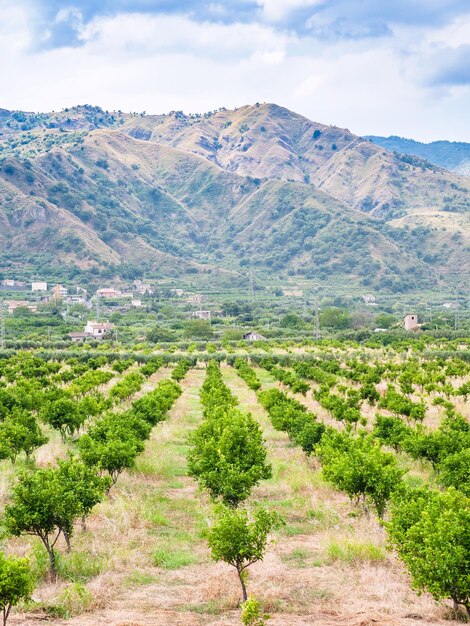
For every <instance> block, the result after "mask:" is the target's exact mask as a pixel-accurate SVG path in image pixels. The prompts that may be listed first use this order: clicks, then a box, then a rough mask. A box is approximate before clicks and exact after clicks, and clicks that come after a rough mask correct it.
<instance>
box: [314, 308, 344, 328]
mask: <svg viewBox="0 0 470 626" xmlns="http://www.w3.org/2000/svg"><path fill="white" fill-rule="evenodd" d="M349 321H350V315H349V313H348V312H347V311H346V310H345V309H340V308H338V307H330V308H326V309H323V310H321V311H320V326H322V327H324V328H335V329H338V330H340V329H343V328H348V326H349Z"/></svg>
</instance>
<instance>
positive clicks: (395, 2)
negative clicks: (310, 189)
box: [0, 0, 470, 141]
mask: <svg viewBox="0 0 470 626" xmlns="http://www.w3.org/2000/svg"><path fill="white" fill-rule="evenodd" d="M0 81H1V82H0V84H1V86H2V88H1V90H0V108H5V109H22V110H27V111H52V110H55V111H57V110H60V109H62V108H65V107H70V106H73V105H75V104H92V105H98V106H101V107H103V108H104V109H108V110H118V109H120V110H123V111H138V112H141V111H146V112H147V113H163V112H168V111H171V110H183V111H185V112H186V113H195V112H204V111H209V110H214V109H217V108H219V107H227V108H233V107H236V106H242V105H244V104H252V103H255V102H275V103H277V104H279V105H282V106H285V107H288V108H289V109H292V110H294V111H296V112H298V113H301V114H303V115H305V116H307V117H309V118H310V119H312V120H315V121H317V122H321V123H324V124H334V125H336V126H341V127H345V128H349V129H350V130H351V131H353V132H355V133H357V134H360V135H366V134H367V135H368V134H375V135H391V134H395V135H400V136H404V137H411V138H414V139H418V140H421V141H432V140H436V139H449V140H453V141H459V140H460V141H470V0H230V1H228V0H221V1H218V0H212V1H211V0H208V1H205V0H194V1H190V0H100V1H98V0H71V2H70V3H69V2H68V1H67V0H0Z"/></svg>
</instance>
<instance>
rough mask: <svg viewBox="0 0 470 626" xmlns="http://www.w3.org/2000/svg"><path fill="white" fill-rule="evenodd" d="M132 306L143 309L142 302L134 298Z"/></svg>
mask: <svg viewBox="0 0 470 626" xmlns="http://www.w3.org/2000/svg"><path fill="white" fill-rule="evenodd" d="M131 304H132V306H135V307H137V308H138V307H141V306H142V300H140V299H139V298H134V299H133V300H132V302H131Z"/></svg>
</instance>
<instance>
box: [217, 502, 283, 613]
mask: <svg viewBox="0 0 470 626" xmlns="http://www.w3.org/2000/svg"><path fill="white" fill-rule="evenodd" d="M281 525H282V520H281V518H280V517H279V515H278V514H277V513H273V512H269V511H267V510H266V509H263V508H259V509H256V510H255V511H254V512H253V513H252V514H251V515H250V514H249V513H248V511H246V510H245V509H241V508H238V509H230V508H227V507H219V508H218V509H217V510H216V518H215V520H214V521H213V523H212V524H211V526H210V527H209V529H208V530H207V532H206V538H207V542H208V544H209V548H210V550H211V556H212V558H213V559H214V561H224V562H225V563H228V564H229V565H231V566H232V567H234V568H235V569H236V570H237V574H238V577H239V580H240V584H241V587H242V594H243V601H244V602H246V600H247V599H248V595H247V591H246V576H245V572H246V569H247V568H248V567H249V566H250V565H252V564H253V563H256V562H257V561H260V560H262V559H263V557H264V554H265V552H266V548H267V545H268V537H269V534H270V533H271V532H272V531H273V530H275V529H277V528H279V527H280V526H281Z"/></svg>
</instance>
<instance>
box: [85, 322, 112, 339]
mask: <svg viewBox="0 0 470 626" xmlns="http://www.w3.org/2000/svg"><path fill="white" fill-rule="evenodd" d="M113 328H114V324H111V323H110V322H96V321H90V322H87V323H86V326H85V331H84V332H85V334H86V335H88V336H89V337H93V338H94V339H101V338H102V337H103V336H104V335H106V334H108V333H109V332H110V331H112V329H113Z"/></svg>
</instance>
